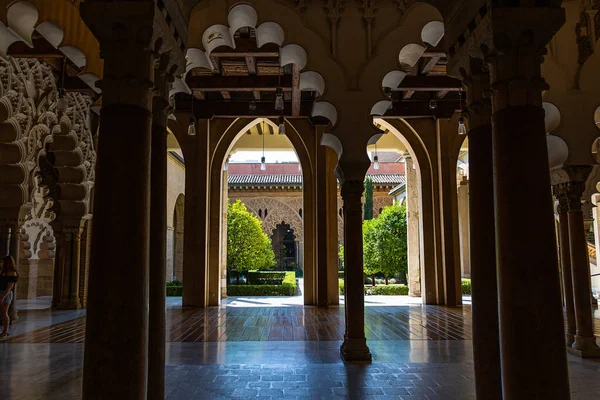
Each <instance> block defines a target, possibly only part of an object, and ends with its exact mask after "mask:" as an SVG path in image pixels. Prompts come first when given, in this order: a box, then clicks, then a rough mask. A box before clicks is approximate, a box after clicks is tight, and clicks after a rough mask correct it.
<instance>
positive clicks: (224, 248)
mask: <svg viewBox="0 0 600 400" xmlns="http://www.w3.org/2000/svg"><path fill="white" fill-rule="evenodd" d="M221 189H222V191H223V192H222V194H221V200H222V201H223V203H222V205H221V220H222V222H221V263H220V264H221V298H222V299H226V298H227V283H228V282H227V206H228V204H229V199H228V197H229V174H228V173H227V171H223V183H222V186H221Z"/></svg>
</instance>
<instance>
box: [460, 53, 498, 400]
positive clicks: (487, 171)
mask: <svg viewBox="0 0 600 400" xmlns="http://www.w3.org/2000/svg"><path fill="white" fill-rule="evenodd" d="M467 68H468V72H467V71H465V70H463V71H462V74H463V82H464V84H465V86H466V87H467V107H468V117H469V177H470V181H469V185H468V194H469V197H468V202H469V204H468V212H469V214H468V216H469V219H468V223H469V227H468V228H469V230H470V247H469V255H470V263H471V264H470V266H471V294H472V304H473V306H472V313H473V361H474V370H475V390H476V394H477V398H478V399H490V400H501V399H502V379H501V378H502V375H501V371H500V334H499V321H498V283H497V279H496V273H497V270H496V231H495V226H496V222H495V219H494V183H493V181H492V177H493V176H494V165H493V154H492V125H491V120H490V117H491V104H490V100H489V97H487V96H486V94H487V93H488V91H489V85H490V82H489V73H488V72H487V70H486V69H485V67H484V66H483V65H482V62H481V60H473V59H471V60H469V65H468V67H467Z"/></svg>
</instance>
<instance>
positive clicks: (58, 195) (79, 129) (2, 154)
mask: <svg viewBox="0 0 600 400" xmlns="http://www.w3.org/2000/svg"><path fill="white" fill-rule="evenodd" d="M0 77H1V78H0V160H1V161H0V172H1V174H0V175H2V176H3V179H2V180H1V181H0V198H1V200H2V204H5V205H6V206H8V207H10V208H11V209H13V208H14V209H25V210H28V212H27V213H26V214H25V215H24V217H23V216H20V218H22V219H21V221H20V222H25V225H24V226H23V228H25V233H26V235H24V238H25V240H28V241H29V242H30V243H29V244H30V245H31V246H30V248H31V253H32V254H31V255H32V256H33V257H36V253H37V251H38V250H39V249H40V247H39V243H40V242H41V238H42V236H43V235H45V236H48V235H49V236H52V228H51V226H50V224H51V223H52V222H53V221H54V220H55V219H56V217H59V218H60V217H69V218H72V217H77V218H81V217H83V216H85V215H86V214H88V213H89V197H90V190H91V188H92V186H93V182H94V171H95V164H96V151H95V149H94V144H93V139H92V133H91V131H90V129H89V127H88V124H87V120H88V113H89V107H90V104H91V99H90V97H88V96H85V95H82V94H80V93H68V94H67V100H68V108H67V111H66V112H65V113H64V114H60V113H57V111H56V103H57V98H58V91H57V86H56V77H55V75H54V73H53V71H52V69H51V68H50V67H49V66H48V65H47V64H45V63H43V62H39V61H38V60H35V59H15V58H11V59H10V61H8V62H7V61H0ZM8 207H7V208H8ZM7 215H9V213H8V214H7ZM12 218H16V217H12ZM4 219H5V220H8V219H11V216H10V215H9V216H5V217H4ZM5 222H6V221H5ZM8 222H10V221H8ZM13 222H16V221H13ZM44 242H48V239H47V238H46V239H45V240H44ZM28 246H29V245H28V244H25V246H24V248H25V249H26V248H28ZM22 255H25V256H26V255H27V254H22Z"/></svg>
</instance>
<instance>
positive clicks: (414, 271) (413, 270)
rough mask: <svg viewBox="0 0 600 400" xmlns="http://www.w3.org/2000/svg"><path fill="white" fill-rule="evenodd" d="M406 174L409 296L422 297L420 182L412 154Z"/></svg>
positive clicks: (406, 157) (407, 160)
mask: <svg viewBox="0 0 600 400" xmlns="http://www.w3.org/2000/svg"><path fill="white" fill-rule="evenodd" d="M404 170H405V174H406V225H407V226H406V228H407V244H408V282H407V283H408V295H409V296H411V297H421V239H420V236H419V182H418V180H417V170H416V167H415V164H414V161H413V159H412V157H411V156H410V154H405V155H404Z"/></svg>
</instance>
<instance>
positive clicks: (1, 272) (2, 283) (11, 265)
mask: <svg viewBox="0 0 600 400" xmlns="http://www.w3.org/2000/svg"><path fill="white" fill-rule="evenodd" d="M18 279H19V273H18V272H17V265H16V263H15V260H14V259H13V258H12V257H11V256H5V257H3V258H2V263H1V264H0V315H2V323H3V325H4V329H3V330H2V333H0V340H6V339H8V336H9V333H8V326H9V325H10V317H9V316H8V309H9V308H10V305H11V303H12V301H13V288H14V287H15V283H17V280H18Z"/></svg>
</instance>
